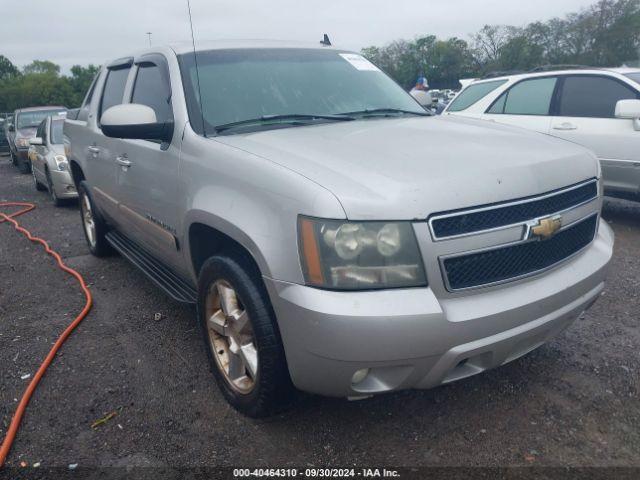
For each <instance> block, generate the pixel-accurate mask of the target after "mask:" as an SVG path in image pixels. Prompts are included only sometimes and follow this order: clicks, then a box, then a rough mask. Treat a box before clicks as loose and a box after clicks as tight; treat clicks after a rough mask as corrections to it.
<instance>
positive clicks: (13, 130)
mask: <svg viewBox="0 0 640 480" xmlns="http://www.w3.org/2000/svg"><path fill="white" fill-rule="evenodd" d="M9 131H10V132H15V131H16V127H15V126H14V125H13V124H12V123H10V124H9Z"/></svg>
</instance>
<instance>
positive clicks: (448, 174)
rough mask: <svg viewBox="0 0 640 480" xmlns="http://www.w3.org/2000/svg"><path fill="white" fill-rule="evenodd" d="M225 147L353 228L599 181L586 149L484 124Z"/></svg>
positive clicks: (412, 121) (283, 138) (371, 124)
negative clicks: (330, 197)
mask: <svg viewBox="0 0 640 480" xmlns="http://www.w3.org/2000/svg"><path fill="white" fill-rule="evenodd" d="M215 139H216V140H217V141H219V142H222V143H225V144H227V145H230V146H234V147H236V148H240V149H242V150H245V151H247V152H250V153H253V154H255V155H258V156H261V157H263V158H266V159H268V160H270V161H272V162H275V163H278V164H280V165H282V166H284V167H286V168H289V169H291V170H293V171H296V172H298V173H299V174H301V175H303V176H305V177H307V178H309V179H311V180H312V181H314V182H316V183H318V184H320V185H322V186H323V187H325V188H327V189H328V190H330V191H331V192H333V194H334V195H335V196H336V197H337V198H338V200H339V201H340V203H341V204H342V206H343V208H344V210H345V213H346V215H347V218H349V219H358V220H367V219H380V220H405V219H406V220H411V219H425V218H427V217H428V216H429V215H430V214H432V213H435V212H441V211H447V210H454V209H458V208H467V207H473V206H478V205H484V204H488V203H494V202H501V201H505V200H512V199H516V198H521V197H527V196H531V195H537V194H540V193H544V192H548V191H551V190H555V189H558V188H562V187H565V186H568V185H572V184H575V183H578V182H580V181H582V180H585V179H588V178H593V177H596V176H597V175H598V170H599V169H598V163H597V160H596V158H595V156H594V155H593V154H591V153H589V152H588V151H587V150H586V149H584V148H583V147H579V146H577V145H575V144H572V143H569V142H565V141H562V140H558V139H555V138H552V137H550V136H547V135H542V134H538V133H533V132H529V131H525V130H522V129H519V128H515V127H508V126H504V125H498V124H495V123H492V122H488V121H483V120H473V119H466V118H460V117H453V116H451V117H415V118H414V117H411V118H400V119H388V118H387V119H369V120H357V121H352V122H341V123H332V124H323V125H315V126H307V127H295V128H285V129H278V130H269V131H264V132H257V133H249V134H242V135H229V136H218V137H216V138H215Z"/></svg>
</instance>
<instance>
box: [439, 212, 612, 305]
mask: <svg viewBox="0 0 640 480" xmlns="http://www.w3.org/2000/svg"><path fill="white" fill-rule="evenodd" d="M578 206H579V205H576V207H578ZM574 208H575V207H574ZM569 210H571V209H569ZM593 217H597V218H596V227H595V230H594V235H593V238H592V239H591V241H590V242H589V243H587V244H586V245H585V246H584V247H582V248H581V249H580V250H578V251H576V252H574V253H573V254H571V255H569V256H567V257H565V258H563V259H562V260H559V261H558V262H556V263H554V264H552V265H549V266H547V267H545V268H542V269H539V270H535V271H532V272H528V273H525V274H522V275H518V276H514V277H509V278H506V279H504V280H499V281H496V282H491V283H484V284H481V285H475V286H471V287H464V288H452V287H451V285H450V283H449V278H448V275H447V270H446V268H445V261H446V260H448V259H451V258H458V257H465V256H468V255H473V254H477V253H483V252H489V251H493V250H500V249H503V248H506V247H511V246H516V245H524V244H527V243H531V242H537V241H539V240H538V239H536V238H525V239H523V240H518V241H515V242H511V243H507V244H502V245H495V246H491V247H487V248H481V249H478V250H470V251H466V252H459V253H453V254H449V255H441V256H440V257H438V263H439V266H440V272H441V275H442V281H443V283H444V286H445V288H446V290H447V291H448V292H451V293H460V292H465V291H470V290H478V289H481V288H489V287H493V286H497V285H503V284H506V283H511V282H516V281H518V280H523V279H526V278H529V277H533V276H536V275H540V274H541V273H544V272H546V271H549V270H552V269H554V268H556V267H557V266H558V265H560V264H562V263H564V262H566V261H568V260H570V259H572V258H574V257H576V256H577V255H579V254H580V253H582V252H583V251H584V250H586V249H587V248H589V246H591V244H592V243H593V241H594V240H595V238H596V237H597V235H598V229H599V223H600V213H599V212H598V213H592V214H589V215H586V216H584V217H582V218H580V219H578V220H576V221H574V222H571V223H569V224H567V225H563V226H562V228H561V229H560V230H559V231H558V233H561V232H563V231H565V230H567V229H570V228H572V227H574V226H576V225H578V224H579V223H582V222H585V221H588V220H589V219H591V218H593ZM517 225H521V224H516V226H517Z"/></svg>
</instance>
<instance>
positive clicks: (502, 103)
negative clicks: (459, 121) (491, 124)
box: [487, 77, 558, 115]
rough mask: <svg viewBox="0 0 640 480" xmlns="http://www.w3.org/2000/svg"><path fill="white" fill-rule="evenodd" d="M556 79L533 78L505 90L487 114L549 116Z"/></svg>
mask: <svg viewBox="0 0 640 480" xmlns="http://www.w3.org/2000/svg"><path fill="white" fill-rule="evenodd" d="M557 81H558V79H557V78H555V77H554V78H535V79H532V80H525V81H523V82H520V83H517V84H516V85H514V86H513V87H512V88H511V89H509V90H507V91H506V92H505V93H504V94H503V95H502V96H501V97H500V98H499V99H498V100H497V101H496V102H495V103H494V104H493V105H492V106H491V108H490V109H489V110H488V112H487V113H495V114H505V115H549V110H550V108H551V99H552V98H553V92H554V90H555V88H556V83H557Z"/></svg>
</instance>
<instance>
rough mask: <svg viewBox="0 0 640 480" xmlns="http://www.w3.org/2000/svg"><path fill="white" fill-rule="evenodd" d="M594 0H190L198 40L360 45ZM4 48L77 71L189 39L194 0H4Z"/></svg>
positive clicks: (522, 18)
mask: <svg viewBox="0 0 640 480" xmlns="http://www.w3.org/2000/svg"><path fill="white" fill-rule="evenodd" d="M591 3H593V2H592V1H591V0H563V1H562V2H559V1H557V0H537V1H536V2H520V1H516V0H430V1H427V0H413V1H409V0H395V1H390V0H340V1H338V0H317V1H310V0H271V1H264V0H262V1H259V0H244V1H238V0H216V1H211V0H191V6H192V14H193V19H194V30H195V35H196V41H197V42H198V41H204V40H212V39H220V38H232V39H237V38H250V39H255V38H269V39H282V40H297V41H307V40H308V41H316V40H320V38H321V37H322V34H323V33H325V32H327V33H328V34H329V35H330V37H331V39H332V41H333V43H334V44H337V45H340V46H342V47H344V48H348V49H353V50H359V49H360V48H362V47H364V46H368V45H383V44H385V43H387V42H389V41H391V40H394V39H398V38H413V37H415V36H418V35H424V34H434V35H437V36H439V37H451V36H457V37H461V38H464V39H468V36H469V35H470V34H472V33H474V32H476V31H477V30H479V29H480V28H481V27H482V26H483V25H484V24H488V23H489V24H513V25H524V24H526V23H529V22H531V21H535V20H546V19H548V18H551V17H555V16H563V15H565V14H566V13H569V12H572V11H576V10H579V9H580V8H583V7H586V6H588V5H590V4H591ZM2 17H3V19H11V21H6V20H5V21H4V22H3V25H2V29H0V54H3V55H5V56H7V57H9V58H10V59H11V61H13V62H14V63H16V64H17V65H20V66H23V65H25V64H27V63H29V62H31V61H32V60H34V59H47V60H51V61H53V62H56V63H58V64H60V65H61V66H62V69H63V71H68V70H69V68H70V67H71V66H72V65H74V64H88V63H94V64H101V63H104V62H105V61H107V60H109V59H112V58H115V57H118V56H121V55H124V54H126V53H128V52H131V51H135V50H138V49H140V48H144V47H145V46H147V45H148V37H147V35H146V32H149V31H150V32H152V42H153V43H156V44H158V43H172V42H184V41H190V40H191V37H190V31H189V24H188V15H187V2H186V0H156V1H152V0H109V1H106V2H96V1H92V0H58V1H54V2H51V1H45V0H21V1H19V2H17V1H14V2H5V4H4V5H3V6H2Z"/></svg>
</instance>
